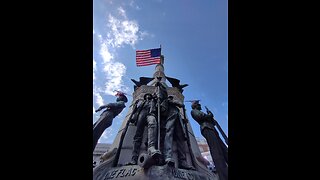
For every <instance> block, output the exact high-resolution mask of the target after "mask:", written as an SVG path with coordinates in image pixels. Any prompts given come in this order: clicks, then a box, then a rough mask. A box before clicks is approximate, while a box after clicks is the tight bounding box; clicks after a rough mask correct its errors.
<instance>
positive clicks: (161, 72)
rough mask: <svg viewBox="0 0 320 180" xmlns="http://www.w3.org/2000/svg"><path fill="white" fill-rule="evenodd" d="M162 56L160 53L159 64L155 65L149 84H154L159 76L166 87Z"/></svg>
mask: <svg viewBox="0 0 320 180" xmlns="http://www.w3.org/2000/svg"><path fill="white" fill-rule="evenodd" d="M163 64H164V56H163V55H161V57H160V64H157V65H156V67H155V69H154V70H155V72H154V73H153V78H154V80H152V81H151V82H150V85H151V86H155V84H156V82H157V77H161V81H160V82H162V83H163V84H164V85H165V86H166V87H168V85H167V84H166V75H165V73H164V66H163Z"/></svg>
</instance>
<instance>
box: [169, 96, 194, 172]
mask: <svg viewBox="0 0 320 180" xmlns="http://www.w3.org/2000/svg"><path fill="white" fill-rule="evenodd" d="M177 107H180V108H182V107H184V104H182V103H180V102H179V101H176V100H174V99H173V96H169V97H168V113H167V119H166V124H165V129H166V133H165V137H164V149H163V151H164V161H165V163H166V164H168V165H169V166H172V167H174V163H175V162H174V160H173V158H172V147H173V139H175V140H176V142H177V155H178V167H179V168H181V169H188V170H189V169H194V167H192V166H190V165H188V164H187V161H186V155H185V152H184V149H185V147H184V144H183V143H184V142H185V141H186V136H185V133H188V132H183V127H184V126H183V125H181V123H185V122H182V118H181V116H180V113H179V109H178V108H177Z"/></svg>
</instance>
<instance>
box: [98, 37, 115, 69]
mask: <svg viewBox="0 0 320 180" xmlns="http://www.w3.org/2000/svg"><path fill="white" fill-rule="evenodd" d="M100 42H101V49H100V55H101V56H102V60H103V63H107V64H108V63H109V62H110V61H111V60H112V59H113V55H112V54H111V53H110V52H109V49H108V46H107V42H106V41H103V40H101V41H100Z"/></svg>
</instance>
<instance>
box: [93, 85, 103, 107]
mask: <svg viewBox="0 0 320 180" xmlns="http://www.w3.org/2000/svg"><path fill="white" fill-rule="evenodd" d="M93 95H94V98H93V101H94V102H95V103H96V104H98V105H99V106H102V105H104V102H103V99H102V96H101V94H100V93H99V92H97V90H95V89H94V90H93Z"/></svg>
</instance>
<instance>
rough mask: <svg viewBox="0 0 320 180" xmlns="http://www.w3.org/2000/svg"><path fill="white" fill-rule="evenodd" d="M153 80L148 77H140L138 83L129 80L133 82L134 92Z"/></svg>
mask: <svg viewBox="0 0 320 180" xmlns="http://www.w3.org/2000/svg"><path fill="white" fill-rule="evenodd" d="M153 79H154V78H149V77H140V78H139V81H136V80H134V79H131V81H132V82H134V84H135V85H134V90H136V89H137V88H138V87H140V86H142V85H147V84H148V83H149V82H150V81H152V80H153Z"/></svg>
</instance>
